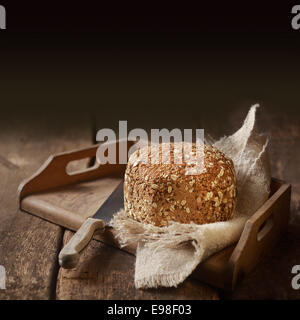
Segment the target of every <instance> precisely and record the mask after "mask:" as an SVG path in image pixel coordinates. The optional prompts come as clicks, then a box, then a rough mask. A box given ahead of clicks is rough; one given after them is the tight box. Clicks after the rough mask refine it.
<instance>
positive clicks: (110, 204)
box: [93, 181, 124, 225]
mask: <svg viewBox="0 0 300 320" xmlns="http://www.w3.org/2000/svg"><path fill="white" fill-rule="evenodd" d="M123 187H124V182H123V181H122V182H120V184H119V185H118V186H117V187H116V188H115V190H114V191H113V192H112V193H111V195H110V196H109V197H108V198H107V199H106V200H105V202H104V203H103V204H102V206H101V207H100V208H99V209H98V210H97V211H96V213H95V214H94V215H93V218H94V219H101V220H103V221H104V223H105V224H106V225H108V224H109V222H110V220H111V219H112V217H113V214H114V213H116V212H117V211H119V210H120V209H123V208H124V193H123Z"/></svg>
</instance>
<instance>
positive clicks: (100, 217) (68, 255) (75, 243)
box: [58, 181, 124, 269]
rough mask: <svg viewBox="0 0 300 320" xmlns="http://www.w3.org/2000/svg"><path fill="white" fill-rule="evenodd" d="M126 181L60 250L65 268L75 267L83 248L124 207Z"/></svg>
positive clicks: (60, 258) (62, 264)
mask: <svg viewBox="0 0 300 320" xmlns="http://www.w3.org/2000/svg"><path fill="white" fill-rule="evenodd" d="M123 186H124V182H123V181H122V182H121V183H120V184H119V185H118V186H117V187H116V188H115V190H114V191H113V192H112V193H111V195H110V196H109V197H108V198H107V199H106V200H105V202H104V203H103V204H102V206H101V207H100V208H99V209H98V210H97V211H96V213H95V214H94V215H93V217H91V218H88V219H87V220H86V221H85V222H84V223H83V224H82V226H81V227H80V228H79V229H78V230H77V232H76V233H75V234H74V236H73V237H72V238H71V240H70V241H69V242H68V243H67V244H66V245H65V246H64V248H63V249H62V250H61V251H60V253H59V256H58V260H59V264H60V266H61V267H63V268H65V269H72V268H75V267H76V265H77V263H78V261H79V258H80V253H81V252H82V250H83V249H84V248H85V247H86V246H87V245H88V244H89V242H90V241H91V239H92V238H93V235H94V234H95V233H99V232H103V231H104V230H105V226H107V225H108V224H109V222H110V220H111V219H112V217H113V214H114V213H116V212H117V211H119V210H120V209H122V208H124V193H123Z"/></svg>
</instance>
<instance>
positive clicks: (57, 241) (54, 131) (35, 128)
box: [0, 114, 91, 299]
mask: <svg viewBox="0 0 300 320" xmlns="http://www.w3.org/2000/svg"><path fill="white" fill-rule="evenodd" d="M1 120H2V121H1V132H0V153H1V159H2V161H0V175H1V179H0V201H1V208H0V264H1V265H3V266H4V267H5V268H6V274H7V279H6V287H7V289H6V290H1V291H0V299H49V298H53V297H54V296H55V294H53V293H55V291H53V289H54V288H55V283H56V274H57V259H56V257H57V252H58V248H60V246H61V242H62V236H63V231H62V228H60V227H58V226H56V225H54V224H51V223H49V222H46V221H44V220H41V219H39V218H37V217H34V216H31V215H29V214H25V213H24V212H21V211H19V208H18V197H17V188H18V185H19V184H20V182H21V181H22V180H23V179H25V178H27V177H28V176H29V175H31V174H32V173H33V172H35V171H36V170H37V169H38V168H39V166H40V165H41V163H42V162H43V161H45V159H46V158H47V157H48V156H49V153H53V152H62V151H65V150H68V149H70V148H75V147H83V146H84V145H86V143H87V141H90V139H91V130H90V125H89V121H88V119H86V118H85V117H81V118H80V119H78V118H77V121H76V119H75V118H74V122H73V123H72V124H70V123H68V120H67V119H61V120H60V119H57V116H56V115H55V116H54V117H51V116H50V115H47V116H46V114H44V115H43V116H41V117H39V118H37V119H35V121H32V119H30V117H28V118H23V117H22V115H18V117H16V116H13V117H11V118H7V117H6V118H5V119H1ZM27 121H28V122H27ZM79 124H80V128H81V130H80V131H79V130H77V126H79Z"/></svg>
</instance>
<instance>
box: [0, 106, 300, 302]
mask: <svg viewBox="0 0 300 320" xmlns="http://www.w3.org/2000/svg"><path fill="white" fill-rule="evenodd" d="M267 111H268V110H267ZM246 112H247V109H246V108H241V109H240V108H239V109H236V110H235V111H234V112H232V114H231V115H230V116H228V117H227V118H226V121H224V125H223V127H222V126H221V127H220V126H218V127H217V129H216V126H215V125H214V120H213V119H211V118H209V117H207V119H205V118H203V120H202V123H201V124H198V125H199V126H200V125H201V126H206V128H207V130H208V131H209V132H212V134H213V136H215V137H217V136H218V135H222V133H223V132H222V131H223V130H224V128H225V127H226V133H230V132H232V131H234V130H236V129H237V128H238V127H239V125H240V124H241V121H242V120H243V118H244V116H245V114H246ZM26 123H27V124H26ZM225 123H226V125H225ZM100 125H101V124H97V125H96V127H97V126H100ZM1 126H2V127H1V128H2V129H1V132H0V174H1V179H0V190H1V191H0V199H1V200H0V201H1V208H0V264H1V265H3V266H4V267H5V268H6V273H7V282H6V286H7V288H6V290H0V299H130V300H132V299H220V298H222V299H297V298H299V297H300V295H299V292H298V291H296V290H293V289H292V288H291V278H292V274H291V268H292V266H293V265H295V264H300V247H299V243H300V208H299V206H300V184H299V178H300V171H299V166H298V163H299V161H300V117H299V116H298V117H295V116H292V115H285V114H284V113H278V112H277V113H276V112H275V113H272V114H270V113H268V112H263V113H262V115H261V117H260V120H259V127H260V128H261V129H262V130H263V131H264V132H268V133H269V134H270V136H271V140H270V159H271V166H272V175H273V176H275V177H278V178H280V179H284V180H286V181H288V182H289V183H291V184H292V188H293V190H292V204H291V220H290V224H289V227H288V232H287V233H286V234H285V235H284V236H283V237H282V239H281V241H280V242H279V244H278V245H277V246H276V247H275V249H274V250H273V251H272V252H270V253H269V254H268V255H267V256H266V257H264V259H263V260H262V262H261V263H260V264H259V266H257V268H256V269H255V270H254V271H253V272H252V273H251V274H250V275H248V277H247V278H246V279H245V280H244V281H243V282H242V283H241V284H239V285H238V287H237V288H236V290H235V291H234V292H233V293H225V292H221V291H219V290H217V289H215V288H212V287H210V286H208V285H205V284H203V283H200V282H198V281H196V280H192V279H187V280H186V281H185V282H184V283H183V284H182V285H180V286H179V287H178V288H168V289H157V290H136V289H135V288H134V285H133V274H134V260H135V258H134V257H133V256H132V255H130V254H127V253H125V252H123V251H121V250H118V249H115V248H112V247H110V246H107V245H104V244H102V243H99V242H97V241H92V243H91V244H90V245H89V246H88V248H87V249H86V250H85V252H84V254H83V255H82V257H81V260H80V263H79V266H78V267H77V268H76V269H74V270H64V269H61V268H59V266H58V262H57V255H58V253H59V251H60V249H61V247H62V246H63V244H64V243H66V242H67V241H68V239H70V237H71V236H72V234H73V233H72V232H71V231H68V230H64V229H63V228H61V227H59V226H57V225H54V224H51V223H49V222H47V221H43V220H41V219H39V218H37V217H35V216H31V215H29V214H27V213H24V212H21V211H20V210H19V209H18V201H17V187H18V185H19V183H20V182H21V181H22V180H23V179H24V178H26V177H28V176H30V175H31V174H32V173H34V172H35V170H36V169H38V168H39V166H40V165H41V164H42V163H43V161H44V160H45V159H47V157H48V156H49V154H52V153H57V152H61V151H65V150H70V149H74V148H77V147H83V146H89V145H90V144H91V143H92V142H93V139H94V135H95V123H94V124H92V122H91V118H90V117H89V116H86V115H78V116H77V117H76V116H73V118H72V121H68V120H67V119H66V118H63V117H62V118H60V119H59V120H57V116H53V118H51V116H47V117H39V118H38V121H35V122H30V125H28V122H26V119H24V117H23V116H22V117H21V118H16V117H15V116H13V117H11V118H9V119H7V118H6V119H5V121H2V123H1ZM228 126H229V127H228Z"/></svg>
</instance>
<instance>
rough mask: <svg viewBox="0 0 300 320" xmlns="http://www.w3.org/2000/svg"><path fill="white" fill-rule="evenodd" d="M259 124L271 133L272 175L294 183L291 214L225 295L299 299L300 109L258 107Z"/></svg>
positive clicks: (238, 115)
mask: <svg viewBox="0 0 300 320" xmlns="http://www.w3.org/2000/svg"><path fill="white" fill-rule="evenodd" d="M246 109H247V108H244V109H240V110H239V111H236V112H235V113H233V114H232V115H231V116H230V117H229V122H230V126H231V127H236V126H237V124H238V123H240V122H241V121H242V119H243V118H244V116H245V114H246V112H247V110H246ZM258 120H259V121H258V127H259V129H260V131H261V132H263V133H267V134H269V136H270V145H269V157H270V162H271V171H272V176H274V177H277V178H279V179H285V181H287V182H289V183H291V184H292V200H291V214H290V221H289V225H288V229H287V233H286V234H284V235H283V236H282V238H281V240H280V241H279V243H278V244H277V245H276V247H275V248H274V249H273V250H272V251H271V252H269V253H268V254H267V255H266V256H265V257H264V258H263V259H262V261H261V263H260V264H259V265H258V266H257V267H256V268H255V269H254V270H253V271H252V272H251V273H250V274H249V275H248V276H247V278H245V279H244V280H243V282H241V283H240V284H239V285H238V286H237V288H236V290H235V291H234V292H232V293H226V292H224V293H221V297H222V298H226V299H237V300H239V299H277V300H278V299H300V295H299V290H298V291H297V290H294V289H293V288H292V286H291V281H292V277H293V274H292V273H291V270H292V267H293V266H294V265H296V264H299V263H300V246H299V243H300V182H299V181H300V168H299V162H300V116H299V113H288V112H284V110H280V111H278V110H277V111H275V110H274V109H273V108H272V107H269V108H268V107H267V106H266V107H264V108H262V109H261V110H259V117H258Z"/></svg>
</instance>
